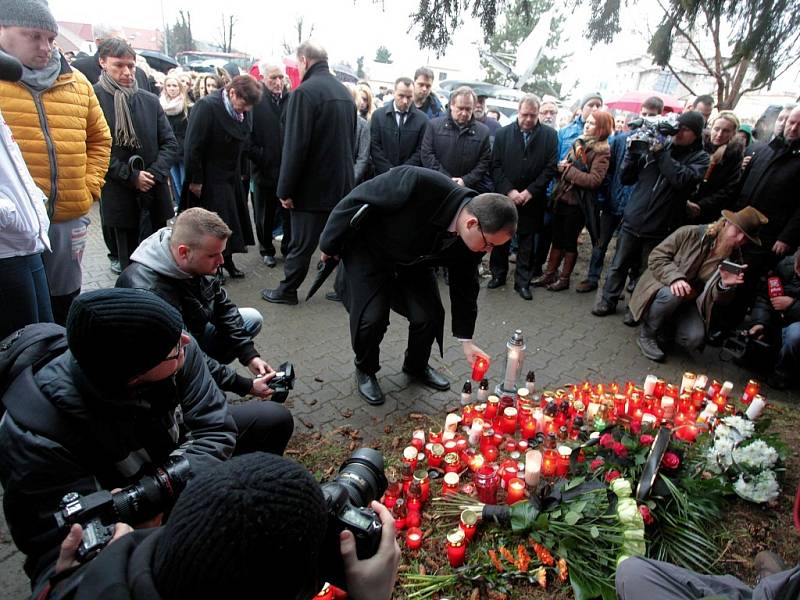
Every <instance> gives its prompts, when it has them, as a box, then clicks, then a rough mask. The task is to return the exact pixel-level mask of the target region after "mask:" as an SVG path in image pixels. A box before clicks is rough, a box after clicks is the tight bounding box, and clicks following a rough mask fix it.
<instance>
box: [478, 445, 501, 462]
mask: <svg viewBox="0 0 800 600" xmlns="http://www.w3.org/2000/svg"><path fill="white" fill-rule="evenodd" d="M481 454H482V455H483V458H485V459H486V462H494V461H496V460H497V455H498V451H497V446H495V445H490V446H487V447H486V449H485V450H484V451H483V452H481Z"/></svg>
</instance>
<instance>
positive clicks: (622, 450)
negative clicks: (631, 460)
mask: <svg viewBox="0 0 800 600" xmlns="http://www.w3.org/2000/svg"><path fill="white" fill-rule="evenodd" d="M614 454H616V455H617V456H619V457H620V458H625V457H626V456H628V449H627V448H626V447H625V445H624V444H623V443H622V442H616V443H615V444H614Z"/></svg>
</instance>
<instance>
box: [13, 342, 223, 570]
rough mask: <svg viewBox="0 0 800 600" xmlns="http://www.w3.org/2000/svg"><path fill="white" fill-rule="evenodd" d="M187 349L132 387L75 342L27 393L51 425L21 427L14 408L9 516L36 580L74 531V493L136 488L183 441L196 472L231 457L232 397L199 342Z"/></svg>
mask: <svg viewBox="0 0 800 600" xmlns="http://www.w3.org/2000/svg"><path fill="white" fill-rule="evenodd" d="M119 343H121V344H124V343H125V340H120V342H119ZM108 350H109V351H112V352H113V350H114V349H113V348H109V349H108ZM184 355H185V358H184V363H183V366H182V367H181V368H180V369H178V371H177V373H176V374H175V376H174V377H173V378H169V379H165V380H163V381H161V382H158V383H155V384H150V385H148V386H142V387H140V388H138V389H137V391H136V392H135V395H132V392H131V391H130V390H128V388H126V387H121V388H118V389H105V388H102V389H101V388H99V387H96V384H94V383H92V382H90V381H89V380H88V379H87V378H86V376H85V375H84V374H83V371H81V369H80V367H79V366H78V364H77V362H76V361H75V359H74V358H73V356H72V354H71V352H70V351H69V350H67V351H66V352H65V353H64V354H62V355H60V356H58V357H57V358H55V359H53V360H52V361H51V362H49V363H48V364H47V365H45V366H44V367H43V368H42V369H41V370H40V371H39V372H38V373H36V374H35V376H34V382H35V384H34V385H35V386H36V387H38V389H39V390H40V391H41V393H34V394H28V397H27V398H26V400H28V401H29V402H31V403H36V407H32V408H31V410H35V411H36V412H37V413H39V414H41V415H42V422H41V426H40V427H38V428H35V429H29V428H27V427H20V425H19V424H18V423H17V422H16V421H15V420H14V419H13V418H12V417H11V415H10V413H9V414H6V415H5V416H4V418H3V420H2V422H0V482H2V485H3V489H4V494H5V495H4V498H3V504H4V509H5V516H6V520H7V522H8V526H9V530H10V531H11V535H12V536H13V538H14V542H15V544H16V545H17V547H18V548H19V549H20V550H21V551H22V552H24V553H25V554H26V555H27V556H28V560H27V561H26V565H25V569H26V572H27V573H28V575H29V576H30V577H31V579H32V580H35V579H36V578H37V575H38V574H39V573H40V572H42V570H43V569H44V568H45V566H46V565H47V564H49V563H50V561H52V560H55V558H56V556H57V555H58V548H59V546H60V544H61V542H62V541H63V539H64V533H63V532H59V531H58V530H57V529H56V527H55V521H54V519H53V516H52V515H53V513H54V512H55V511H56V510H57V509H58V507H59V502H60V500H61V498H62V497H63V496H64V494H66V493H68V492H78V493H79V494H89V493H92V492H95V491H97V490H98V488H99V489H106V490H111V489H113V488H115V487H126V486H128V485H130V484H132V483H134V482H135V481H138V479H139V478H140V477H141V476H142V474H143V472H144V471H145V470H146V469H147V468H148V466H158V465H162V464H163V463H164V462H165V461H166V460H167V458H168V457H169V455H170V454H172V453H173V452H175V451H176V450H178V449H180V450H181V452H182V453H183V455H184V456H185V457H186V458H187V459H188V460H189V463H190V464H191V467H192V471H193V472H194V473H195V474H197V473H199V472H200V471H201V470H203V469H206V468H209V467H212V466H214V465H216V464H219V463H220V462H221V461H223V460H227V459H228V458H230V457H231V455H232V454H233V450H234V447H235V444H236V424H235V422H234V421H233V417H232V416H231V415H230V413H229V412H228V404H227V401H226V399H225V395H224V394H223V393H222V392H221V391H220V390H219V388H218V387H217V386H216V385H215V384H214V382H213V380H212V379H211V375H210V374H209V372H208V368H207V367H206V363H205V359H204V354H203V352H202V351H201V350H200V348H199V347H198V346H197V344H196V342H194V341H191V342H190V343H189V344H188V345H187V346H186V347H185V348H184ZM12 391H13V386H12V388H9V392H8V393H12Z"/></svg>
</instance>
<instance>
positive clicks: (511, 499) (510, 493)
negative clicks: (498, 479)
mask: <svg viewBox="0 0 800 600" xmlns="http://www.w3.org/2000/svg"><path fill="white" fill-rule="evenodd" d="M524 499H525V481H523V480H522V479H520V478H519V477H514V478H513V479H511V480H510V481H509V482H508V487H507V488H506V504H508V505H509V506H511V505H512V504H516V503H517V502H519V501H520V500H524Z"/></svg>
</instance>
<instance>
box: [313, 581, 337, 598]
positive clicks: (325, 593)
mask: <svg viewBox="0 0 800 600" xmlns="http://www.w3.org/2000/svg"><path fill="white" fill-rule="evenodd" d="M314 598H316V600H333V586H332V585H331V584H330V583H326V584H325V585H323V586H322V589H321V590H320V591H319V593H318V594H317V595H316V596H314Z"/></svg>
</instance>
